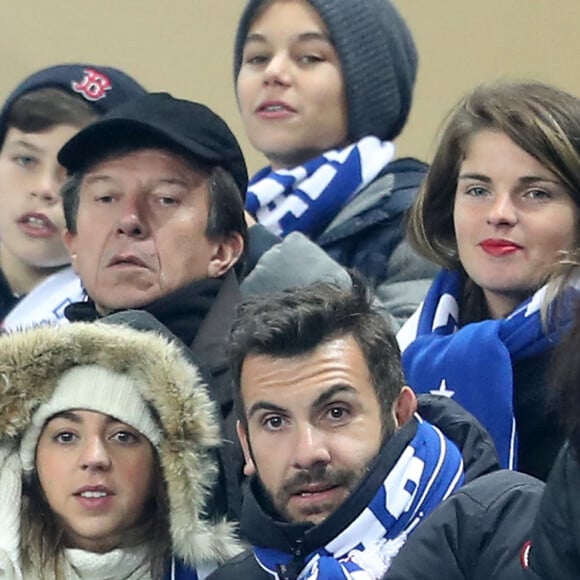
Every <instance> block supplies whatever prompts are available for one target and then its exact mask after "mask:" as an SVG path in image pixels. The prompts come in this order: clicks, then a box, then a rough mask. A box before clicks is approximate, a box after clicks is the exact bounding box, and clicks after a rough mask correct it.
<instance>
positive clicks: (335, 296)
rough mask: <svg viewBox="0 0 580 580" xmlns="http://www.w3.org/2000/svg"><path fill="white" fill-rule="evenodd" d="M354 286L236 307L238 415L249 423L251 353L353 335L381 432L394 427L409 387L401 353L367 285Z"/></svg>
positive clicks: (297, 351)
mask: <svg viewBox="0 0 580 580" xmlns="http://www.w3.org/2000/svg"><path fill="white" fill-rule="evenodd" d="M351 280H352V285H351V287H350V288H348V289H345V288H341V287H339V286H338V285H336V284H332V283H323V282H318V283H315V284H312V285H310V286H307V287H304V288H295V289H288V290H284V291H281V292H277V293H275V294H272V295H269V296H262V297H254V298H250V299H248V300H246V301H245V302H243V303H242V304H241V305H240V306H239V308H238V315H237V319H236V320H235V322H234V325H233V327H232V331H231V334H230V340H229V345H228V350H229V359H230V367H231V371H232V379H233V384H234V401H235V405H236V409H237V414H238V417H239V419H240V420H241V421H242V423H243V424H244V425H245V424H246V416H245V411H244V404H243V400H242V396H241V385H240V377H241V372H242V366H243V364H244V360H245V358H246V357H247V356H249V355H255V354H262V355H269V356H273V357H282V358H287V357H293V356H300V355H302V354H306V353H309V352H311V351H313V350H314V349H316V347H318V346H320V345H321V344H324V343H326V342H328V341H330V340H333V339H335V338H338V337H342V336H347V335H348V336H352V337H353V338H354V339H355V340H356V342H357V344H358V346H359V347H360V349H361V351H362V354H363V356H364V359H365V361H366V363H367V366H368V369H369V374H370V376H371V379H372V382H373V386H374V389H375V392H376V394H377V398H378V400H379V404H380V407H381V416H382V423H383V432H384V433H387V432H389V431H391V430H392V429H393V428H394V423H393V418H392V406H393V403H394V402H395V400H396V398H397V396H398V395H399V393H400V391H401V388H402V387H403V385H404V384H405V380H404V378H403V371H402V369H401V353H400V350H399V346H398V344H397V341H396V339H395V335H394V333H393V331H392V329H391V327H390V325H389V323H388V322H387V321H386V320H385V318H383V316H381V315H380V314H379V313H378V312H376V311H374V310H373V309H372V307H371V297H370V292H369V290H368V287H367V286H366V284H364V283H363V281H362V280H361V279H360V278H359V277H358V276H356V275H353V274H351Z"/></svg>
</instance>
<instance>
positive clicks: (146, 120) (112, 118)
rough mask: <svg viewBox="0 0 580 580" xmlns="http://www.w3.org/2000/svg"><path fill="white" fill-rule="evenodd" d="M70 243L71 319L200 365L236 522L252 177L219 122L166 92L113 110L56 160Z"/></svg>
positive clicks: (227, 507) (223, 484) (228, 506)
mask: <svg viewBox="0 0 580 580" xmlns="http://www.w3.org/2000/svg"><path fill="white" fill-rule="evenodd" d="M58 159H59V161H60V163H61V164H62V165H63V166H64V167H65V168H66V169H67V171H68V173H69V180H68V182H67V183H66V184H65V186H64V187H63V189H62V196H63V204H64V212H65V220H66V232H65V235H64V239H65V243H66V245H67V247H68V249H69V251H70V253H71V258H72V265H73V268H74V270H75V272H76V273H77V274H78V276H79V277H80V279H81V281H82V284H83V287H84V289H85V291H86V293H87V295H88V300H86V301H83V302H78V303H75V304H71V305H69V306H68V307H67V308H66V310H65V315H66V317H67V318H68V319H69V320H71V321H75V320H96V319H98V318H102V317H105V319H108V320H112V319H114V320H116V321H118V322H123V323H125V324H129V325H131V326H133V327H135V328H139V329H143V330H156V329H157V330H161V331H163V330H164V329H165V330H169V331H170V332H171V333H172V334H173V335H174V337H177V339H179V341H181V343H182V344H183V345H185V347H187V349H188V350H189V351H190V352H191V355H192V357H193V358H194V359H195V360H196V361H197V362H198V363H199V365H200V366H201V367H202V369H203V371H204V373H205V375H206V379H207V381H208V384H209V390H210V394H211V396H212V398H213V399H214V400H215V401H216V402H217V403H218V404H219V407H220V410H221V415H222V419H223V422H224V424H223V427H224V438H225V440H226V444H225V448H224V453H225V454H226V455H228V454H231V456H232V457H231V458H229V459H227V460H225V461H224V465H223V467H224V470H223V472H222V477H223V479H222V481H220V487H219V491H221V492H222V493H223V497H222V498H220V499H219V500H217V501H220V502H222V507H223V511H224V512H225V513H227V514H228V515H229V516H230V517H231V518H237V517H239V507H240V489H239V482H240V480H241V479H242V475H243V474H242V454H241V451H240V448H239V446H238V444H237V438H236V434H235V424H234V419H233V414H232V408H233V398H232V390H231V384H230V375H229V370H228V365H227V360H226V357H225V352H224V346H225V340H226V337H227V335H228V333H229V330H230V325H231V321H232V320H233V316H234V311H235V308H236V306H237V304H238V303H239V301H240V289H239V285H238V280H237V273H236V271H239V270H240V268H241V267H242V262H243V260H242V258H243V253H244V247H245V241H246V235H247V232H246V223H245V220H244V213H243V203H244V200H243V194H244V192H245V191H246V186H247V170H246V165H245V161H244V157H243V155H242V151H241V149H240V147H239V145H238V142H237V141H236V139H235V137H234V135H233V134H232V132H231V131H230V129H229V128H228V126H227V125H226V123H225V122H224V121H223V120H222V119H221V118H220V117H219V116H218V115H216V114H215V113H214V112H213V111H211V110H210V109H209V108H207V107H205V106H204V105H201V104H199V103H194V102H191V101H186V100H181V99H177V98H174V97H172V96H171V95H169V94H167V93H149V94H146V95H144V96H142V97H139V98H137V99H134V100H132V101H130V102H128V103H125V104H123V105H121V106H119V107H117V108H116V109H115V110H114V111H112V112H110V113H108V114H107V115H105V116H104V117H102V118H101V119H100V120H99V121H97V122H95V123H93V124H92V125H90V126H88V127H87V128H85V129H84V130H82V131H81V132H80V133H78V134H77V135H76V136H75V137H73V138H72V139H71V140H70V141H69V142H68V143H66V144H65V146H64V147H63V148H62V149H61V151H60V152H59V155H58Z"/></svg>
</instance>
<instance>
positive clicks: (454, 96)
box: [0, 0, 580, 171]
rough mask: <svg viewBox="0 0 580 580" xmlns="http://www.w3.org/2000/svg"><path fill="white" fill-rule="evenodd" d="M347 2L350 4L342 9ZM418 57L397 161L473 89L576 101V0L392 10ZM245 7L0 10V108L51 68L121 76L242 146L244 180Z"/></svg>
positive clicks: (167, 1) (135, 3)
mask: <svg viewBox="0 0 580 580" xmlns="http://www.w3.org/2000/svg"><path fill="white" fill-rule="evenodd" d="M351 1H353V2H356V1H357V0H351ZM396 4H397V6H398V7H399V9H400V10H401V12H402V13H403V15H404V16H405V17H406V19H407V21H408V23H409V26H410V28H411V30H412V31H413V34H414V37H415V41H416V43H417V46H418V50H419V54H420V66H419V76H418V81H417V87H416V91H415V99H414V105H413V109H412V111H411V117H410V119H409V123H408V125H407V127H406V128H405V131H404V133H403V134H402V135H401V137H400V138H399V140H398V153H399V155H400V156H402V155H415V156H418V157H421V158H423V159H427V160H428V159H429V157H430V154H431V151H432V143H433V140H434V137H435V134H436V131H437V128H438V126H439V125H440V122H441V120H442V119H443V117H444V115H445V114H446V112H447V111H448V110H449V108H450V107H451V106H452V105H453V103H454V102H456V101H457V100H458V99H459V98H460V97H461V96H462V95H463V94H464V93H465V92H467V91H468V90H469V89H470V88H472V87H473V86H474V85H475V84H477V83H479V82H481V81H485V80H491V79H496V78H500V77H515V78H526V79H530V78H533V79H539V80H543V81H546V82H550V83H553V84H556V85H559V86H560V87H562V88H564V89H566V90H568V91H570V92H572V93H574V94H576V95H579V96H580V70H579V69H580V67H579V66H578V56H579V55H580V34H579V32H580V2H579V1H578V0H557V1H554V0H485V1H476V0H443V1H441V2H435V1H433V0H396ZM244 5H245V0H98V1H94V2H93V1H91V2H89V1H87V0H46V1H42V0H19V1H13V2H7V1H3V2H2V5H1V14H2V15H1V17H0V54H1V55H2V56H1V57H0V100H3V99H4V98H5V97H6V96H7V95H8V93H9V92H10V91H11V90H12V89H13V88H14V87H15V86H16V85H17V83H19V82H20V81H21V80H22V79H23V78H24V77H25V76H27V75H28V74H30V73H32V72H34V71H35V70H37V69H39V68H42V67H45V66H49V65H52V64H56V63H60V62H72V61H77V62H78V61H81V62H82V61H87V62H91V63H94V64H101V65H104V64H108V65H113V66H117V67H119V68H122V69H123V70H125V71H126V72H128V73H129V74H131V75H133V76H134V77H135V78H137V79H138V80H139V81H141V82H142V83H143V84H144V85H145V86H146V87H147V88H149V89H150V90H167V91H169V92H171V93H173V94H174V95H176V96H180V97H185V98H189V99H193V100H199V101H201V102H204V103H206V104H208V105H210V106H211V107H212V108H213V109H214V110H216V111H217V112H218V113H219V114H221V115H222V116H223V117H224V118H225V119H226V121H227V122H228V123H229V124H230V126H231V127H232V129H233V130H234V132H235V133H236V135H237V136H238V137H239V139H240V142H241V143H242V147H243V148H244V151H245V152H246V154H247V159H248V165H249V167H250V171H254V170H256V169H258V168H259V167H261V166H262V165H263V159H262V158H261V156H260V155H259V154H257V153H256V152H255V151H253V150H252V148H251V146H250V145H249V144H248V142H247V141H246V139H245V137H244V133H243V128H242V125H241V122H240V119H239V117H238V112H237V108H236V103H235V98H234V92H233V81H232V76H231V61H232V57H231V52H232V46H233V35H234V31H235V28H236V23H237V19H238V17H239V15H240V13H241V11H242V8H243V6H244Z"/></svg>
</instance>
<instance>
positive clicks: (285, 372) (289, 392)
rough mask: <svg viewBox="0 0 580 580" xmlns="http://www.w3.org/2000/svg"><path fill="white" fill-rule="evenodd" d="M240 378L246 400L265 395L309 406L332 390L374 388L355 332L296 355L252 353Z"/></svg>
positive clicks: (344, 391) (357, 392) (347, 392)
mask: <svg viewBox="0 0 580 580" xmlns="http://www.w3.org/2000/svg"><path fill="white" fill-rule="evenodd" d="M240 378H241V391H242V398H243V399H244V402H245V403H246V404H247V403H250V404H251V403H252V402H253V401H255V400H258V399H264V400H272V401H274V400H276V401H278V402H280V403H281V404H282V403H283V404H286V405H291V404H294V403H300V404H301V405H306V406H308V405H311V404H313V403H315V402H316V401H317V400H318V398H319V397H320V396H322V395H324V393H327V392H330V391H331V390H333V391H334V392H336V393H341V394H344V395H348V396H362V395H365V394H367V392H369V393H370V392H371V391H372V392H374V388H373V386H372V380H371V377H370V372H369V369H368V365H367V363H366V361H365V359H364V355H363V353H362V351H361V349H360V347H359V345H358V343H357V342H356V340H355V339H354V337H352V336H345V337H339V338H335V339H332V340H330V341H327V342H325V343H323V344H321V345H319V346H318V347H316V348H315V349H313V350H312V351H309V352H307V353H305V354H300V355H296V356H288V357H285V356H271V355H267V354H253V355H249V356H247V357H246V358H245V360H244V362H243V365H242V373H241V377H240ZM337 387H345V388H344V389H337Z"/></svg>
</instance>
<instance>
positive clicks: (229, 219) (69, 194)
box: [61, 138, 248, 275]
mask: <svg viewBox="0 0 580 580" xmlns="http://www.w3.org/2000/svg"><path fill="white" fill-rule="evenodd" d="M148 148H153V149H163V150H166V151H168V152H169V153H171V154H174V155H179V156H180V157H182V158H183V159H184V160H185V161H186V162H187V163H188V164H190V165H191V166H192V167H194V168H195V169H196V170H201V171H204V172H206V173H207V190H208V197H209V214H208V220H207V228H206V230H205V235H206V236H207V238H209V239H212V240H216V239H227V238H228V237H230V236H231V235H232V234H233V233H238V234H240V235H241V236H242V239H243V241H244V251H243V252H242V255H241V256H240V259H239V260H238V261H237V263H236V265H235V266H234V270H235V271H236V272H237V273H238V275H239V274H240V273H241V272H242V270H243V267H244V257H245V254H246V251H247V246H248V228H247V225H246V220H245V216H244V202H243V196H242V193H241V192H240V190H239V188H238V186H237V184H236V182H235V181H234V179H233V177H232V176H231V175H230V173H229V172H228V171H226V170H225V169H224V168H223V167H221V166H211V167H209V166H207V165H206V164H204V163H203V162H201V161H198V160H197V159H195V158H192V157H191V155H188V154H187V153H185V152H183V151H182V150H181V149H179V148H178V147H175V146H171V145H168V144H167V143H165V142H160V141H159V140H157V139H155V138H151V139H150V140H146V139H145V140H144V139H142V138H140V139H139V141H138V142H136V143H131V142H130V141H129V142H127V143H124V144H122V145H119V147H116V148H115V149H113V150H111V149H109V150H106V151H104V152H103V154H102V155H100V156H99V157H97V158H94V159H91V160H90V162H89V163H88V164H87V165H86V166H84V167H83V168H81V169H79V171H76V172H75V173H73V174H71V175H70V176H69V178H68V180H67V182H66V183H65V184H64V186H63V187H62V189H61V195H62V202H63V209H64V217H65V222H66V227H67V229H68V230H69V231H70V232H71V233H73V234H76V233H77V214H78V210H79V201H80V192H81V187H82V182H83V179H84V176H85V174H86V173H87V171H88V169H89V168H90V167H92V166H94V165H95V164H96V163H99V162H101V161H104V160H106V159H111V158H117V157H121V156H123V155H128V154H129V153H133V152H134V151H139V150H141V149H148Z"/></svg>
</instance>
